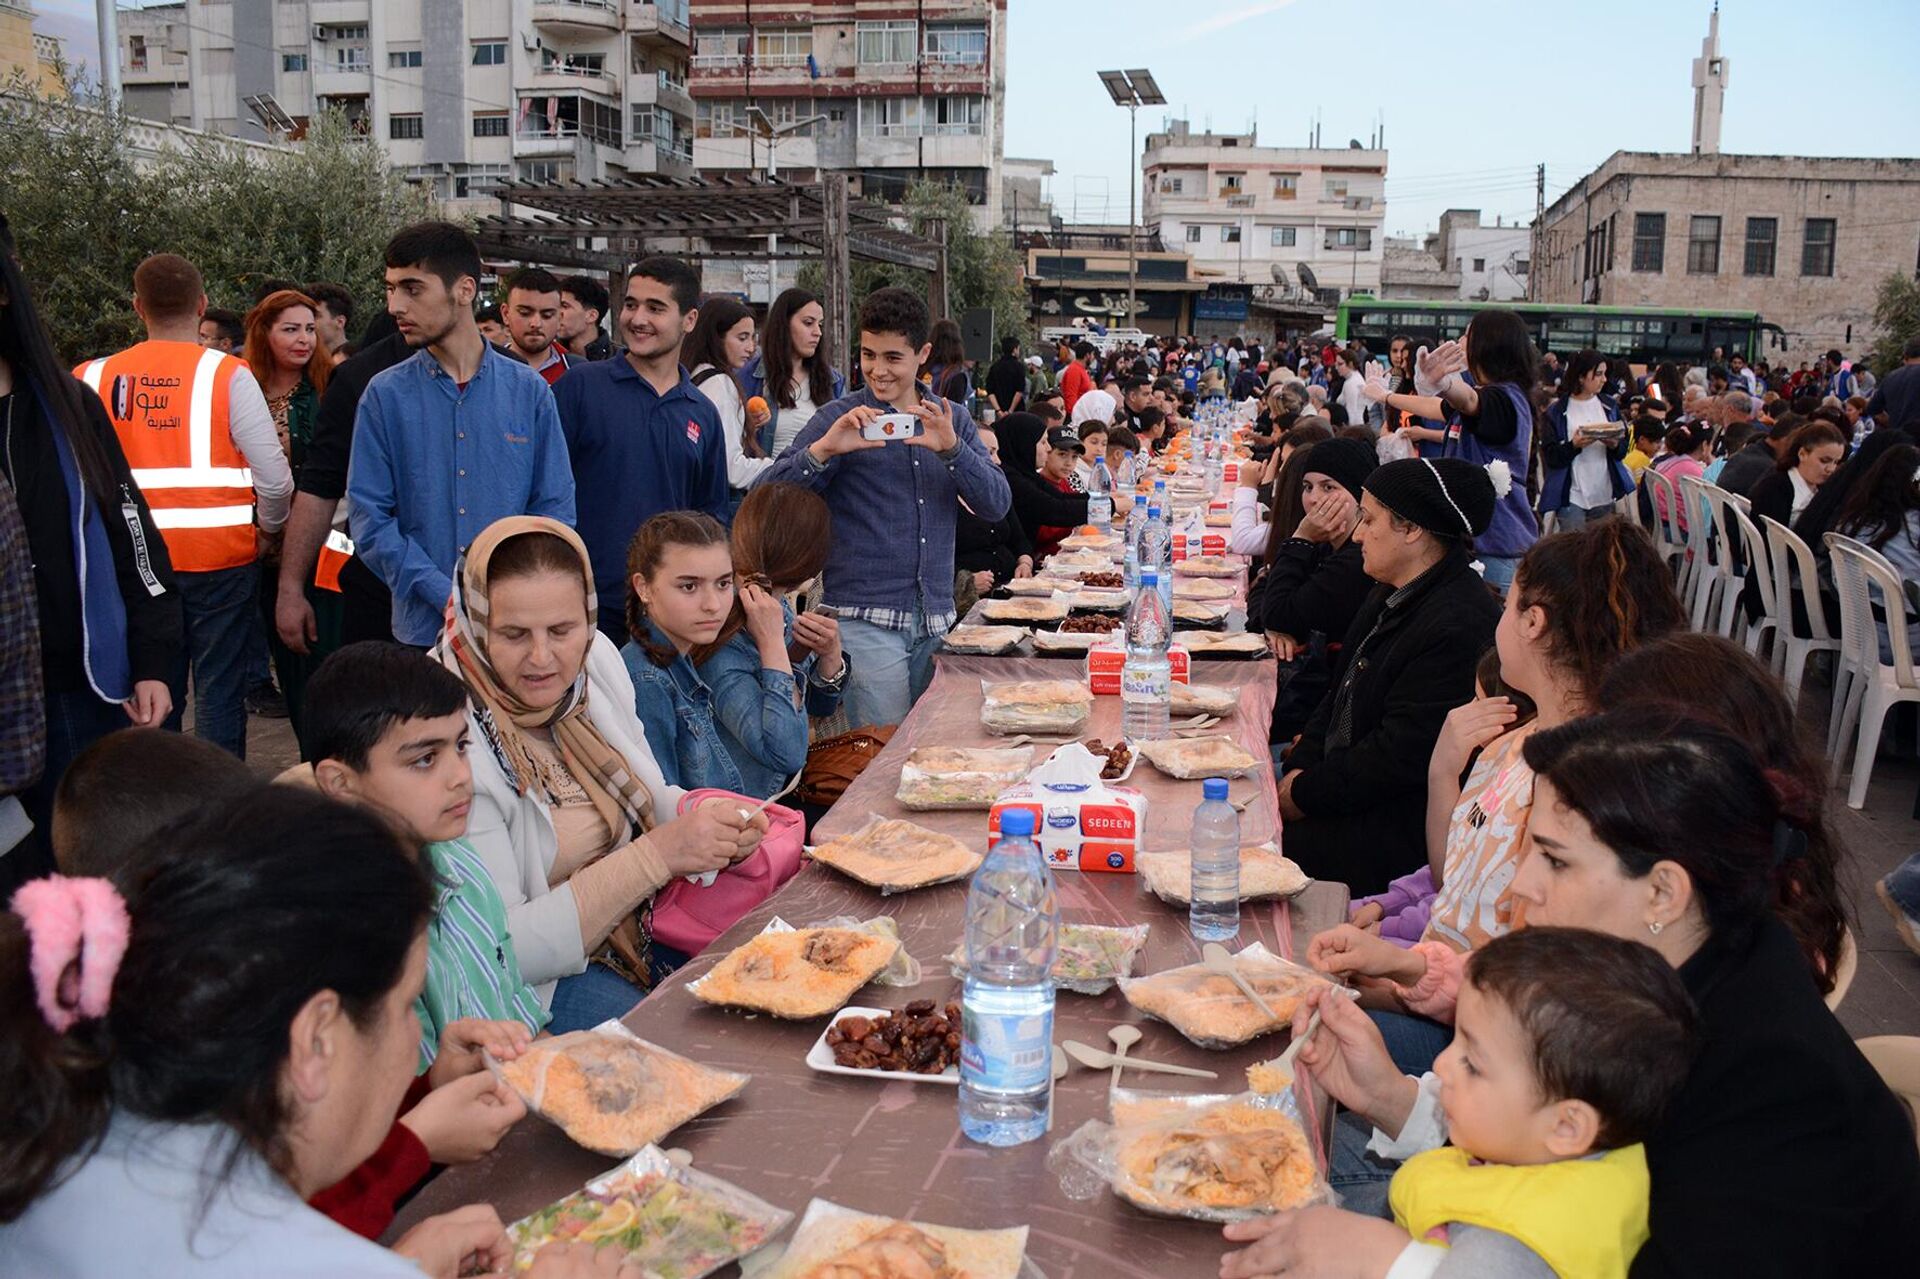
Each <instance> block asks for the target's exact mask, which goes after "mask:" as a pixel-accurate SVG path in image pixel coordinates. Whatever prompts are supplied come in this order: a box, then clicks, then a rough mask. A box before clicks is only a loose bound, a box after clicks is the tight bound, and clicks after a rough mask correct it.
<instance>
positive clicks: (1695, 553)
mask: <svg viewBox="0 0 1920 1279" xmlns="http://www.w3.org/2000/svg"><path fill="white" fill-rule="evenodd" d="M1679 487H1680V500H1681V501H1682V502H1685V503H1686V507H1685V510H1686V513H1687V532H1686V539H1687V566H1688V573H1687V576H1686V577H1685V578H1684V579H1682V586H1681V591H1680V599H1681V601H1682V602H1683V603H1685V604H1686V606H1687V621H1688V623H1689V624H1690V625H1691V626H1692V627H1693V629H1694V630H1696V631H1704V630H1706V629H1707V624H1708V622H1709V620H1710V619H1711V618H1712V617H1713V616H1714V602H1715V600H1716V599H1717V598H1718V596H1719V593H1720V585H1721V581H1720V579H1721V578H1722V577H1723V576H1725V571H1726V565H1725V564H1724V563H1721V564H1716V563H1714V562H1713V524H1714V520H1713V510H1712V502H1711V500H1710V499H1709V498H1708V496H1707V482H1706V481H1705V480H1703V479H1700V478H1698V477H1696V476H1692V475H1683V476H1681V477H1680V480H1679Z"/></svg>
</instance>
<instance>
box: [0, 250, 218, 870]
mask: <svg viewBox="0 0 1920 1279" xmlns="http://www.w3.org/2000/svg"><path fill="white" fill-rule="evenodd" d="M0 468H3V469H4V472H5V478H6V482H7V483H8V484H9V485H10V486H11V487H12V489H13V492H14V496H15V499H16V500H17V502H18V504H19V507H20V516H21V521H22V523H23V524H24V525H25V530H26V543H27V546H26V549H27V551H28V553H30V555H31V557H32V561H33V570H32V571H33V589H34V595H35V598H36V599H37V601H38V608H39V621H38V632H39V641H40V655H39V666H40V669H39V671H38V672H37V675H38V685H39V687H38V689H37V691H36V692H33V693H29V694H27V695H26V696H25V697H24V698H23V699H22V701H21V704H19V705H17V706H10V707H8V708H7V714H8V717H9V718H12V717H13V716H16V715H17V716H18V717H19V718H18V719H16V720H15V724H16V725H17V726H18V727H20V728H21V729H23V730H25V731H24V734H23V736H24V738H25V746H24V747H23V753H28V754H31V753H34V752H35V751H36V750H37V747H38V743H39V741H42V740H43V741H44V743H45V764H44V765H43V767H42V768H41V769H40V770H39V772H38V779H37V780H34V777H33V775H32V774H28V775H27V776H26V777H24V778H22V779H21V780H22V781H27V782H32V784H31V785H30V786H26V787H25V788H24V789H23V790H22V791H21V792H20V794H19V799H20V802H21V803H22V804H23V805H24V806H25V812H26V816H27V817H28V818H29V819H31V821H32V823H33V831H32V832H31V833H30V834H28V835H27V836H26V837H25V840H24V841H23V842H20V843H19V845H18V846H17V847H14V848H13V850H12V851H11V852H10V853H7V854H6V855H5V856H3V857H0V888H4V887H11V885H13V884H15V883H19V882H21V881H22V880H25V879H29V878H32V877H33V876H35V875H40V874H44V873H46V872H47V871H50V870H52V869H53V855H52V852H51V850H50V848H49V847H48V844H47V841H46V831H47V826H48V823H49V821H50V820H51V817H52V807H53V792H54V787H55V786H57V785H58V784H59V781H60V777H61V775H62V774H63V773H65V772H66V770H67V765H68V764H69V763H71V762H72V760H73V758H74V756H76V755H78V754H79V753H80V752H81V751H82V750H84V749H86V747H87V746H88V745H89V744H91V743H92V742H94V741H95V740H97V739H99V738H101V737H104V736H106V735H107V734H108V733H110V732H112V731H113V730H114V729H116V728H125V727H126V726H127V725H128V724H129V723H131V724H136V725H142V726H153V727H158V726H159V725H161V724H163V723H164V722H166V718H167V716H168V714H169V713H170V712H171V711H172V709H173V698H172V696H171V694H170V693H169V692H168V684H167V680H168V678H169V677H170V676H171V675H172V673H173V671H174V668H175V667H176V666H178V665H179V664H180V659H181V645H182V642H183V640H182V631H181V620H180V597H179V595H178V594H176V593H175V591H174V584H173V565H172V563H171V562H170V561H169V560H168V558H167V548H166V544H165V543H164V542H162V541H161V540H160V533H159V531H158V530H157V529H156V528H155V527H154V523H153V514H152V512H150V511H149V510H148V509H147V501H146V498H144V497H142V496H141V493H140V489H139V486H138V485H136V484H135V483H134V481H133V474H132V472H131V471H130V470H129V469H128V467H127V458H126V454H125V453H123V452H122V451H121V448H120V441H119V438H118V437H117V436H116V435H115V434H114V430H113V424H112V423H111V422H109V421H108V419H107V413H106V408H105V407H104V405H103V404H102V403H101V400H100V397H99V396H97V395H94V394H92V393H91V392H89V391H88V390H87V388H86V387H85V386H84V385H83V384H82V383H81V382H80V381H79V380H78V379H76V378H75V377H74V376H73V375H72V374H71V373H70V372H68V370H67V366H66V365H64V364H63V363H61V361H60V360H59V358H58V357H57V356H55V354H54V350H53V343H52V342H51V341H50V340H49V339H48V336H47V331H46V328H45V326H43V325H42V324H41V322H40V317H39V314H38V313H37V312H36V311H35V309H34V303H33V291H32V289H31V288H30V287H29V286H28V284H27V280H26V276H25V275H24V274H23V272H22V271H21V268H20V262H19V259H18V258H17V257H16V256H15V252H14V243H13V236H12V233H11V232H10V231H9V229H8V227H7V224H6V220H5V218H4V217H0ZM18 620H19V621H21V622H24V623H25V624H26V625H28V626H29V627H31V626H32V625H33V623H32V620H31V618H25V619H18ZM33 722H43V723H44V729H42V730H40V731H38V732H36V731H35V730H34V729H33V728H32V727H30V724H31V723H33ZM14 825H15V823H13V822H9V821H8V820H7V817H6V814H5V812H4V811H0V830H6V829H10V828H12V827H13V826H14ZM16 838H17V837H16ZM6 842H7V841H6V838H5V837H4V836H0V850H3V849H4V846H5V844H6Z"/></svg>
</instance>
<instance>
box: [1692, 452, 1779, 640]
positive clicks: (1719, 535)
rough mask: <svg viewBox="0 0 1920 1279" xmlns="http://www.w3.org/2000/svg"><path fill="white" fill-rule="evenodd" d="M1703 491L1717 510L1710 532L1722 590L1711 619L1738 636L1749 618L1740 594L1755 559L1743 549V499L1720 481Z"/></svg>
mask: <svg viewBox="0 0 1920 1279" xmlns="http://www.w3.org/2000/svg"><path fill="white" fill-rule="evenodd" d="M1701 493H1702V496H1703V497H1704V498H1705V500H1706V503H1707V506H1708V507H1709V508H1710V509H1711V510H1712V512H1713V522H1712V525H1711V527H1710V529H1709V532H1710V534H1711V535H1712V538H1713V558H1714V561H1715V565H1714V569H1715V579H1716V583H1717V585H1718V589H1719V593H1720V600H1719V604H1718V606H1717V607H1716V608H1715V609H1714V610H1713V613H1712V614H1711V615H1710V617H1709V619H1708V620H1709V621H1711V622H1712V624H1713V629H1714V630H1715V631H1716V632H1717V633H1718V634H1719V635H1720V636H1721V637H1722V638H1725V639H1735V638H1737V637H1738V636H1739V634H1740V630H1741V626H1742V623H1743V622H1744V620H1745V618H1746V611H1745V610H1744V609H1742V608H1741V607H1740V597H1741V595H1742V594H1743V593H1744V592H1745V590H1746V586H1747V574H1748V573H1749V572H1751V571H1752V561H1751V560H1750V559H1748V558H1747V557H1746V556H1745V554H1744V553H1743V552H1744V549H1745V542H1744V537H1743V535H1742V534H1741V532H1740V525H1739V519H1740V516H1741V514H1742V511H1741V509H1740V506H1739V505H1738V504H1739V503H1740V502H1741V501H1742V500H1743V499H1741V497H1740V496H1739V495H1738V494H1736V493H1729V492H1727V491H1726V490H1725V489H1723V488H1721V487H1720V486H1719V485H1718V484H1705V485H1702V486H1701ZM1762 562H1763V563H1764V562H1765V561H1762Z"/></svg>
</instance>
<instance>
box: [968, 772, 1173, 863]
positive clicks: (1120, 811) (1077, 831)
mask: <svg viewBox="0 0 1920 1279" xmlns="http://www.w3.org/2000/svg"><path fill="white" fill-rule="evenodd" d="M1102 763H1103V761H1102V760H1100V759H1099V758H1097V757H1096V756H1094V755H1092V754H1091V753H1089V752H1088V751H1087V750H1086V749H1085V748H1084V747H1081V746H1079V745H1077V744H1076V745H1070V746H1066V747H1063V748H1062V749H1060V750H1058V751H1055V752H1054V754H1053V756H1052V758H1050V759H1049V760H1048V761H1047V762H1046V763H1044V764H1042V765H1040V767H1038V768H1036V769H1034V770H1033V772H1031V773H1029V774H1028V775H1027V779H1026V780H1025V781H1023V782H1018V783H1015V784H1014V785H1012V786H1010V787H1008V788H1007V789H1006V790H1004V791H1002V792H1000V797H999V798H998V799H996V800H994V802H993V808H992V809H991V810H990V811H989V812H988V814H987V839H988V842H989V843H990V844H991V843H992V842H994V841H997V840H998V839H999V838H1000V815H1001V814H1002V813H1005V812H1008V811H1009V810H1012V809H1025V810H1026V811H1027V812H1030V813H1032V814H1033V815H1034V818H1033V829H1034V836H1033V837H1034V841H1035V842H1036V843H1037V844H1039V845H1040V853H1041V855H1042V856H1043V857H1045V858H1046V859H1047V865H1049V866H1051V867H1052V868H1053V869H1055V870H1083V871H1107V872H1112V873H1117V874H1126V875H1130V874H1132V873H1133V869H1134V867H1133V857H1134V851H1135V849H1136V848H1137V847H1138V845H1139V842H1140V837H1141V835H1142V834H1143V833H1144V832H1145V830H1146V825H1147V797H1146V796H1145V795H1143V794H1141V793H1140V792H1139V791H1137V790H1135V789H1133V788H1132V787H1131V786H1118V785H1115V784H1113V783H1110V782H1102V781H1101V780H1100V768H1101V765H1102Z"/></svg>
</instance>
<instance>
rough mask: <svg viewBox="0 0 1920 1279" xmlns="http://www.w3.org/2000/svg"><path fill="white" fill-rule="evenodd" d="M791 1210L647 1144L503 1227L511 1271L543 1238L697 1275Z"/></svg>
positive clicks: (520, 1267) (777, 1228) (753, 1242)
mask: <svg viewBox="0 0 1920 1279" xmlns="http://www.w3.org/2000/svg"><path fill="white" fill-rule="evenodd" d="M792 1220H793V1214H792V1213H790V1212H787V1211H785V1210H784V1209H781V1208H776V1207H774V1206H773V1205H772V1204H770V1203H767V1202H765V1201H764V1200H762V1199H760V1198H758V1197H756V1196H754V1195H750V1194H748V1193H747V1192H746V1191H744V1190H742V1189H740V1188H739V1187H738V1186H735V1185H732V1184H731V1183H729V1182H725V1181H722V1180H720V1179H719V1178H718V1177H710V1176H708V1175H707V1174H706V1173H703V1172H696V1171H694V1170H693V1169H691V1168H681V1167H678V1166H676V1165H675V1164H674V1163H673V1162H672V1161H671V1160H669V1159H668V1158H667V1157H666V1155H665V1154H664V1153H662V1152H661V1150H660V1149H659V1148H658V1147H656V1146H648V1147H647V1148H646V1149H645V1150H642V1151H641V1152H640V1153H639V1154H637V1155H635V1156H634V1157H633V1158H631V1159H629V1160H628V1161H627V1162H626V1163H623V1164H621V1165H620V1166H619V1167H618V1168H615V1169H614V1170H613V1171H612V1172H609V1173H608V1174H606V1175H605V1176H604V1177H596V1178H594V1179H593V1180H592V1181H590V1182H588V1183H587V1184H586V1185H585V1186H584V1187H583V1188H581V1189H580V1190H577V1191H575V1192H574V1193H573V1194H571V1195H568V1196H567V1197H566V1198H565V1199H562V1200H560V1201H559V1202H558V1203H555V1204H550V1205H548V1206H547V1207H545V1208H542V1209H541V1210H540V1211H539V1212H536V1213H533V1214H532V1215H530V1216H527V1217H523V1218H522V1219H520V1220H519V1221H516V1222H514V1223H513V1224H512V1225H511V1226H509V1227H507V1237H508V1238H509V1239H511V1240H512V1241H513V1247H514V1253H513V1273H515V1274H520V1273H523V1272H525V1271H527V1270H529V1269H531V1268H532V1266H533V1261H534V1257H535V1256H536V1255H537V1254H538V1253H539V1251H540V1249H541V1248H542V1247H544V1246H545V1245H547V1244H549V1243H570V1242H579V1243H590V1244H593V1245H595V1246H596V1247H601V1246H604V1247H610V1248H615V1249H618V1250H619V1251H620V1252H621V1253H622V1254H623V1255H624V1256H625V1258H626V1260H627V1261H629V1262H631V1263H632V1264H634V1265H636V1266H639V1267H640V1268H641V1271H642V1272H643V1273H645V1274H647V1275H649V1276H656V1277H657V1279H701V1276H703V1275H709V1274H712V1273H713V1272H714V1271H716V1270H718V1269H720V1267H722V1266H724V1265H726V1264H727V1263H728V1262H730V1261H735V1260H738V1259H739V1258H741V1257H744V1256H746V1255H747V1254H748V1253H750V1252H753V1251H754V1250H755V1249H757V1248H759V1247H760V1246H761V1245H763V1244H765V1243H766V1242H767V1241H768V1240H769V1239H771V1238H773V1237H774V1236H775V1235H777V1234H779V1233H780V1232H781V1231H782V1230H784V1229H786V1227H787V1223H788V1222H790V1221H792Z"/></svg>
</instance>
